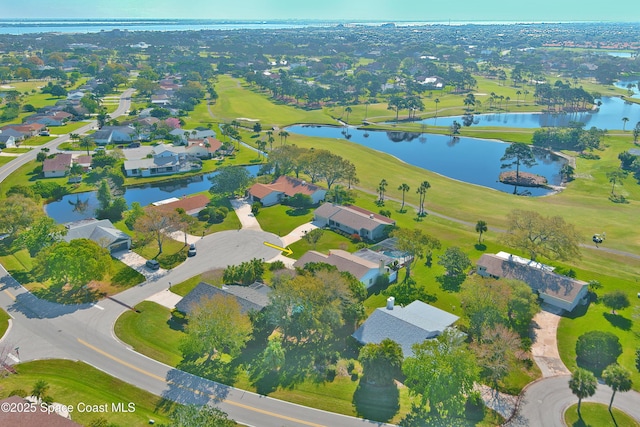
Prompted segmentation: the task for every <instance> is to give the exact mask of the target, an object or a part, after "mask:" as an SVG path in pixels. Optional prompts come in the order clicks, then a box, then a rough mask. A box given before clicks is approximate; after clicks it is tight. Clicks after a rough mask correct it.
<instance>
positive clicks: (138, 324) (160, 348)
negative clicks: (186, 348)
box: [114, 301, 184, 366]
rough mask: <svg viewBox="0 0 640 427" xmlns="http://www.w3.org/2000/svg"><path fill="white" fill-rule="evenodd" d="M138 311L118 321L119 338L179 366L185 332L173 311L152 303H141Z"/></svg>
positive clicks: (139, 349)
mask: <svg viewBox="0 0 640 427" xmlns="http://www.w3.org/2000/svg"><path fill="white" fill-rule="evenodd" d="M136 309H137V310H138V311H139V312H135V311H127V312H125V313H124V314H122V316H120V317H119V318H118V320H117V322H116V324H115V327H114V331H115V333H116V335H117V336H118V338H120V339H121V340H122V341H124V342H126V343H127V344H129V345H131V346H132V347H133V349H134V350H135V351H137V352H140V353H142V354H144V355H147V356H149V357H151V358H152V359H155V360H158V361H160V362H162V363H166V364H167V365H171V366H177V365H178V363H180V361H181V360H182V353H181V352H180V350H179V346H180V341H181V340H182V337H183V336H184V332H182V327H181V325H180V324H179V323H178V322H176V321H175V320H174V319H173V317H172V316H171V311H169V309H167V308H165V307H163V306H161V305H159V304H156V303H154V302H150V301H143V302H141V303H140V304H138V305H137V306H136Z"/></svg>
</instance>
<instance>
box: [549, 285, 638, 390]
mask: <svg viewBox="0 0 640 427" xmlns="http://www.w3.org/2000/svg"><path fill="white" fill-rule="evenodd" d="M602 284H603V285H604V287H603V289H600V290H598V291H597V292H598V294H599V295H600V296H602V295H604V294H605V293H607V292H610V291H612V290H614V289H618V288H620V289H623V290H625V288H623V287H621V286H616V284H615V282H614V283H611V282H602ZM626 290H627V293H628V294H629V295H628V296H629V300H630V301H631V303H632V306H631V307H629V308H626V309H624V310H616V314H615V315H614V314H611V310H610V309H608V308H606V307H605V306H604V304H602V303H591V304H590V305H589V309H588V310H586V313H585V308H577V309H576V310H575V311H576V312H575V313H574V314H573V315H572V316H566V317H563V318H562V320H561V321H560V325H559V327H558V350H559V351H560V357H561V358H562V361H563V362H564V364H565V365H566V366H567V368H569V369H570V370H572V371H573V370H574V369H575V368H576V367H577V364H576V342H577V340H578V337H579V336H580V335H582V334H584V333H585V332H588V331H593V330H598V331H604V332H611V333H613V334H614V335H616V336H617V337H618V338H619V339H620V344H622V355H620V357H619V358H618V363H620V364H621V365H622V366H624V367H625V368H627V369H628V370H629V371H630V372H631V379H632V380H633V389H634V390H640V373H638V370H637V369H636V368H635V351H636V348H639V347H640V345H639V342H638V341H639V340H638V336H640V323H639V322H638V320H637V314H636V313H637V308H636V306H637V304H634V302H635V301H637V296H636V295H635V293H637V287H636V288H635V291H633V290H632V289H631V288H626Z"/></svg>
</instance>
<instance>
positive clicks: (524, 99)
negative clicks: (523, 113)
mask: <svg viewBox="0 0 640 427" xmlns="http://www.w3.org/2000/svg"><path fill="white" fill-rule="evenodd" d="M522 94H523V95H524V96H523V97H522V101H524V102H527V95H529V91H528V90H526V89H525V90H524V92H522Z"/></svg>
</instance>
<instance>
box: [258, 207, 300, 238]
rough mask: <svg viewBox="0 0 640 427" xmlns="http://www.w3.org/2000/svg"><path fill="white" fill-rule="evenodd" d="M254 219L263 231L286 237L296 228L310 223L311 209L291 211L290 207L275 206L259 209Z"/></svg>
mask: <svg viewBox="0 0 640 427" xmlns="http://www.w3.org/2000/svg"><path fill="white" fill-rule="evenodd" d="M256 219H257V220H258V222H259V223H260V227H262V229H263V230H264V231H268V232H269V233H274V234H277V235H278V236H286V235H287V234H289V233H290V232H291V231H293V230H294V229H295V228H296V227H298V226H300V225H302V224H306V223H307V222H309V221H311V220H312V219H313V209H293V208H291V207H290V206H284V205H275V206H270V207H268V208H260V211H259V212H258V214H257V215H256Z"/></svg>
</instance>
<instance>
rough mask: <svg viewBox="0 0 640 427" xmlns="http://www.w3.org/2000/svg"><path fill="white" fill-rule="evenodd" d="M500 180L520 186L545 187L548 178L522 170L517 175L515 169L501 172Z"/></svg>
mask: <svg viewBox="0 0 640 427" xmlns="http://www.w3.org/2000/svg"><path fill="white" fill-rule="evenodd" d="M500 182H501V183H503V184H509V185H517V186H520V187H544V186H545V185H547V178H545V177H544V176H541V175H536V174H535V173H529V172H520V174H519V176H518V177H516V172H515V171H506V172H502V173H501V174H500Z"/></svg>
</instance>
